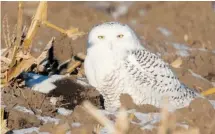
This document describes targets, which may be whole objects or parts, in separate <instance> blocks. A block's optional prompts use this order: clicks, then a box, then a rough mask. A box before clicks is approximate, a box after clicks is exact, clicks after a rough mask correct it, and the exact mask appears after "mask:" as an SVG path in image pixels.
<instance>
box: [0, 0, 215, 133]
mask: <svg viewBox="0 0 215 134" xmlns="http://www.w3.org/2000/svg"><path fill="white" fill-rule="evenodd" d="M18 8H19V10H18V19H17V20H18V21H17V25H16V26H15V27H14V30H13V32H12V33H11V32H10V31H9V27H10V26H9V24H8V19H7V16H5V17H4V20H3V38H4V41H5V45H6V48H5V49H1V86H7V85H9V84H14V83H16V82H17V79H16V78H17V77H18V76H19V75H20V74H21V73H22V72H23V71H34V72H39V71H41V70H42V66H40V64H41V62H42V61H43V60H44V59H46V58H47V56H48V53H49V50H50V49H51V48H52V47H53V44H54V41H55V38H54V37H53V38H52V39H51V40H50V42H49V43H48V44H47V45H46V47H45V49H44V51H43V52H42V53H41V55H40V56H39V57H37V58H35V57H33V56H32V55H31V53H30V48H31V42H32V41H33V39H34V36H35V34H37V30H38V28H40V25H45V26H47V27H50V28H53V29H55V30H57V31H59V32H60V33H62V34H64V35H65V36H68V37H69V38H72V39H76V38H77V37H79V36H82V35H83V34H85V33H83V32H80V31H79V30H78V29H77V28H71V29H69V30H64V29H62V28H59V27H58V26H55V25H53V24H51V23H50V22H48V21H47V2H45V1H43V2H40V4H39V5H38V8H37V11H36V13H35V15H34V17H33V19H32V22H31V25H30V27H29V28H26V27H23V17H22V14H23V2H19V7H18ZM76 56H77V57H79V58H80V59H82V60H83V59H84V58H85V55H83V54H78V55H76ZM181 62H182V61H181V59H177V60H176V61H174V62H173V63H172V66H173V67H176V68H177V67H179V66H180V65H181ZM80 64H82V61H80V60H77V61H75V62H74V64H73V65H72V66H71V67H70V68H68V69H67V71H66V73H67V74H70V73H71V72H73V71H74V69H75V68H76V67H78V66H80ZM32 66H33V68H32ZM19 84H20V83H19ZM214 92H215V88H213V89H210V90H207V91H205V92H203V93H202V94H203V95H209V94H212V93H214ZM83 106H84V108H85V109H86V112H88V113H89V114H90V115H92V116H93V117H94V118H95V119H96V120H97V121H98V122H99V123H100V124H99V125H97V126H95V127H94V133H95V134H98V133H100V129H101V126H105V127H106V128H107V129H108V131H109V132H110V133H113V134H126V133H129V125H130V123H129V121H130V120H132V118H133V115H132V114H130V115H129V114H128V113H127V112H126V109H125V108H121V109H120V110H119V112H118V115H117V119H116V122H115V124H112V122H111V121H110V120H109V119H108V118H107V117H105V116H104V115H103V114H102V113H100V111H99V110H98V109H96V108H95V107H94V106H93V105H92V104H91V103H90V102H88V101H85V102H84V103H83ZM69 129H70V127H69V125H68V124H63V125H60V126H56V129H55V132H54V133H56V134H65V133H66V132H67V130H69ZM7 131H8V128H7V122H6V120H5V119H4V108H1V132H2V133H5V132H7ZM83 133H87V132H83ZM157 133H158V134H199V133H200V132H199V129H198V128H189V129H188V130H176V119H175V116H174V114H172V113H169V112H168V111H167V109H166V108H165V107H164V108H163V109H162V110H161V123H160V124H159V128H158V132H157Z"/></svg>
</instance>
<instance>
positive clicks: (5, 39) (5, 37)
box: [2, 15, 9, 47]
mask: <svg viewBox="0 0 215 134" xmlns="http://www.w3.org/2000/svg"><path fill="white" fill-rule="evenodd" d="M6 18H7V17H6V15H5V16H4V18H3V22H2V28H3V29H2V31H3V37H4V42H5V45H6V46H7V47H9V45H8V42H7V41H8V40H7V36H6V31H7V30H6Z"/></svg>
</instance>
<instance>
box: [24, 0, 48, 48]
mask: <svg viewBox="0 0 215 134" xmlns="http://www.w3.org/2000/svg"><path fill="white" fill-rule="evenodd" d="M46 17H47V2H46V1H41V2H40V3H39V6H38V8H37V11H36V14H35V17H34V19H33V20H32V22H31V25H30V27H29V30H28V33H27V35H26V38H25V40H24V45H23V46H24V50H25V51H28V49H29V47H30V44H31V42H32V39H33V37H34V36H35V35H36V32H37V30H38V28H39V25H40V22H41V21H42V20H45V19H46Z"/></svg>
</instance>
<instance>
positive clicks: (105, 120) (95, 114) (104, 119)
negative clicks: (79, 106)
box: [83, 101, 114, 132]
mask: <svg viewBox="0 0 215 134" xmlns="http://www.w3.org/2000/svg"><path fill="white" fill-rule="evenodd" d="M83 106H84V107H85V108H86V111H87V112H88V113H89V114H91V115H92V116H93V117H94V118H95V119H96V120H98V121H99V122H100V123H101V124H102V125H103V126H106V127H107V129H108V130H109V131H110V132H114V126H113V124H112V123H111V122H110V120H108V118H107V117H105V116H103V115H102V114H101V112H99V111H98V110H96V108H95V107H94V106H93V105H92V104H91V103H89V102H88V101H85V102H83Z"/></svg>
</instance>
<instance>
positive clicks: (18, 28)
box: [10, 2, 23, 67]
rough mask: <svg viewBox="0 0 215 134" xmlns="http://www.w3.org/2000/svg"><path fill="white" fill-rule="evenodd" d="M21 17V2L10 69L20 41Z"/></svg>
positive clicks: (21, 3)
mask: <svg viewBox="0 0 215 134" xmlns="http://www.w3.org/2000/svg"><path fill="white" fill-rule="evenodd" d="M22 15H23V2H19V10H18V18H17V36H16V42H15V46H14V49H13V53H12V58H11V59H12V62H11V64H10V67H13V66H14V64H15V60H16V54H17V52H18V48H19V45H20V41H21V34H22V30H21V29H22Z"/></svg>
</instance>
